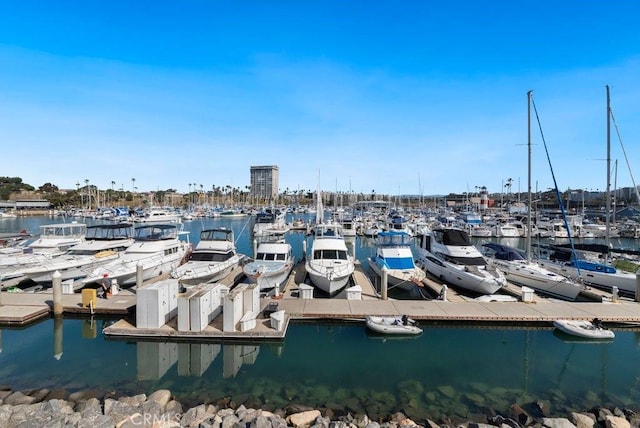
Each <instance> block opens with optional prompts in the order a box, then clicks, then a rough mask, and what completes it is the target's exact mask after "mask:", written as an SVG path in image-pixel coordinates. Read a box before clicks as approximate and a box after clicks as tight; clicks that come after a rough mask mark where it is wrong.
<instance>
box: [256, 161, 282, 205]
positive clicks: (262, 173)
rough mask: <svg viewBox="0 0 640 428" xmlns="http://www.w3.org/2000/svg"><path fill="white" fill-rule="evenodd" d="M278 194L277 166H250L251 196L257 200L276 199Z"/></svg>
mask: <svg viewBox="0 0 640 428" xmlns="http://www.w3.org/2000/svg"><path fill="white" fill-rule="evenodd" d="M277 196H278V167H277V166H276V165H268V166H252V167H251V197H252V198H254V199H258V200H265V201H267V200H270V199H276V198H277Z"/></svg>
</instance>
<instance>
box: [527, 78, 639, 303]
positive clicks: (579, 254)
mask: <svg viewBox="0 0 640 428" xmlns="http://www.w3.org/2000/svg"><path fill="white" fill-rule="evenodd" d="M606 89H607V190H606V197H607V199H606V212H607V217H606V235H605V239H606V244H605V246H606V247H609V246H610V245H609V244H610V241H609V239H610V228H611V224H610V214H611V177H610V163H611V124H610V122H611V101H610V97H609V86H608V85H607V86H606ZM570 243H571V248H570V249H568V248H561V247H559V246H553V247H551V250H552V252H551V254H550V258H549V260H543V259H540V260H539V261H538V263H539V264H540V265H541V266H543V267H546V268H547V269H549V270H552V271H554V272H556V273H559V274H561V275H564V276H567V277H569V278H579V279H580V280H581V281H582V282H583V283H585V284H588V285H591V286H594V287H598V288H604V289H608V290H613V288H614V287H616V288H617V289H618V290H619V291H620V292H622V293H624V294H628V295H631V296H635V292H636V287H637V285H636V284H637V279H636V274H635V273H631V272H623V271H620V270H618V269H616V268H615V267H614V266H613V265H611V263H609V261H608V260H607V257H606V256H607V254H605V259H604V260H602V259H601V258H599V256H598V255H595V254H590V253H589V252H586V251H577V250H576V248H575V247H574V245H573V242H572V241H570Z"/></svg>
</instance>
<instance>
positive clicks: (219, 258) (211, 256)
mask: <svg viewBox="0 0 640 428" xmlns="http://www.w3.org/2000/svg"><path fill="white" fill-rule="evenodd" d="M231 257H233V252H231V251H230V252H228V253H211V252H208V251H206V252H205V251H203V252H198V251H194V252H193V253H191V256H190V257H189V260H190V261H194V262H224V261H227V260H229V259H230V258H231Z"/></svg>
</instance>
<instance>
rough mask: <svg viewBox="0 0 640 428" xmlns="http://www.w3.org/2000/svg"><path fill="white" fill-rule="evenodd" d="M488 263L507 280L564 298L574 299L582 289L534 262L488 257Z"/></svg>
mask: <svg viewBox="0 0 640 428" xmlns="http://www.w3.org/2000/svg"><path fill="white" fill-rule="evenodd" d="M489 263H491V264H493V265H494V266H495V267H496V268H498V269H500V271H502V273H504V275H505V277H506V278H507V280H508V281H510V282H513V283H514V284H517V285H520V286H524V287H530V288H533V289H534V290H536V291H539V292H541V293H544V294H548V295H551V296H554V297H559V298H561V299H565V300H575V299H576V298H577V297H578V295H579V294H580V292H581V291H582V287H581V286H580V285H579V284H577V283H574V282H572V281H569V280H568V279H567V278H566V277H564V276H562V275H559V274H557V273H555V272H552V271H550V270H548V269H545V268H543V267H542V266H540V265H538V264H537V263H534V262H531V263H527V262H526V261H524V262H523V263H520V262H519V261H502V260H495V259H489Z"/></svg>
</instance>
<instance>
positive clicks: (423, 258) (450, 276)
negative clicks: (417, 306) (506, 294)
mask: <svg viewBox="0 0 640 428" xmlns="http://www.w3.org/2000/svg"><path fill="white" fill-rule="evenodd" d="M416 254H417V259H418V264H419V265H421V266H422V267H423V269H425V270H426V271H428V272H429V273H430V274H432V275H433V276H435V277H437V278H440V279H441V280H443V281H445V282H447V283H449V284H452V285H455V286H457V287H461V288H464V289H467V290H469V291H472V292H475V293H479V294H493V293H495V292H496V291H498V290H499V289H500V288H502V287H503V286H504V285H505V284H506V279H505V277H504V274H503V273H502V272H500V271H499V270H498V269H496V268H494V267H492V266H490V265H488V263H487V261H486V259H485V258H484V257H483V256H482V253H480V251H479V250H478V249H477V248H476V247H475V246H474V245H473V244H472V243H471V242H470V240H469V235H468V234H467V232H465V231H464V230H462V229H458V228H453V227H441V228H436V229H434V230H432V231H431V232H430V233H429V234H427V235H422V236H420V248H418V249H417V250H416Z"/></svg>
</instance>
